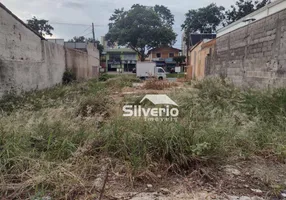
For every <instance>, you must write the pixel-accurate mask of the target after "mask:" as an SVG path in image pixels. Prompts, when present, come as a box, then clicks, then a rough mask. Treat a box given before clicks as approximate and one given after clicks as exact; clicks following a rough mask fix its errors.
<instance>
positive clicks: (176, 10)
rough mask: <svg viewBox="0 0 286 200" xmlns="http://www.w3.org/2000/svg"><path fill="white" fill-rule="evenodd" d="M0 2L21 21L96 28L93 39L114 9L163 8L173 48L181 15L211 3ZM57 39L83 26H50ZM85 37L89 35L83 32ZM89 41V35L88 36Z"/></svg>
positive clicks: (222, 0) (220, 1)
mask: <svg viewBox="0 0 286 200" xmlns="http://www.w3.org/2000/svg"><path fill="white" fill-rule="evenodd" d="M1 2H2V3H3V4H4V5H5V6H6V7H7V8H8V9H10V10H11V11H12V12H13V13H14V14H16V15H17V16H18V17H19V18H21V19H23V20H24V21H25V20H26V19H28V18H31V17H32V16H36V17H37V18H43V19H47V20H49V21H51V22H68V23H73V24H91V23H92V22H94V23H95V24H96V25H100V26H96V27H95V32H96V37H97V38H100V36H102V35H105V34H106V32H107V31H108V26H107V24H108V20H109V17H110V16H111V15H112V13H113V11H114V10H115V9H116V8H122V7H124V8H125V9H126V10H127V9H129V8H130V7H131V6H132V5H133V4H136V3H138V4H144V5H149V6H153V5H156V4H158V5H165V6H167V7H168V8H169V9H170V10H171V11H172V13H173V14H174V15H175V25H174V30H175V32H176V33H177V34H178V38H177V43H176V44H175V47H177V48H180V46H181V28H180V25H181V24H182V23H183V21H184V14H185V13H186V12H187V11H188V10H189V9H196V8H199V7H202V6H206V5H208V4H210V3H213V1H212V0H200V1H191V0H180V1H174V0H153V1H145V2H142V0H1ZM234 2H235V0H216V2H215V3H217V5H222V6H224V7H229V6H230V5H231V4H234ZM53 26H54V28H55V30H54V33H55V35H56V36H58V37H60V38H64V39H70V38H72V37H73V36H78V35H80V34H81V33H83V32H84V30H86V28H87V27H86V26H70V25H56V24H54V25H53ZM86 33H87V34H88V32H86ZM87 37H91V35H87Z"/></svg>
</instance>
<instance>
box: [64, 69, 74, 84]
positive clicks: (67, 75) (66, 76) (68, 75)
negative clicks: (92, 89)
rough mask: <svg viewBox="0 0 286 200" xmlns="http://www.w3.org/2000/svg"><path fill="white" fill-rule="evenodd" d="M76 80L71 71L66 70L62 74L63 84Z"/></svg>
mask: <svg viewBox="0 0 286 200" xmlns="http://www.w3.org/2000/svg"><path fill="white" fill-rule="evenodd" d="M75 80H76V75H75V73H74V72H73V71H72V70H66V71H65V72H64V74H63V84H69V83H72V82H74V81H75Z"/></svg>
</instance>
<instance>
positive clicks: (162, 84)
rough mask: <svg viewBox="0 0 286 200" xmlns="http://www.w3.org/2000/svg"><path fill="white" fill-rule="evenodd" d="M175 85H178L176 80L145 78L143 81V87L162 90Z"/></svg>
mask: <svg viewBox="0 0 286 200" xmlns="http://www.w3.org/2000/svg"><path fill="white" fill-rule="evenodd" d="M176 86H178V84H177V83H176V82H169V81H166V80H164V81H163V80H158V79H151V80H147V81H146V82H145V83H144V85H143V88H144V89H148V90H164V89H167V88H172V87H176Z"/></svg>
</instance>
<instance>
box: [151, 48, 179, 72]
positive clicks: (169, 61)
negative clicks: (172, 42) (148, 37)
mask: <svg viewBox="0 0 286 200" xmlns="http://www.w3.org/2000/svg"><path fill="white" fill-rule="evenodd" d="M180 52H181V50H180V49H177V48H174V47H158V48H154V49H151V50H150V51H149V52H148V54H149V56H148V58H146V60H147V61H150V62H151V61H153V62H156V66H157V67H164V68H165V69H166V71H170V70H171V69H172V68H175V66H176V64H177V63H176V62H175V61H174V60H173V58H174V57H177V56H179V55H180Z"/></svg>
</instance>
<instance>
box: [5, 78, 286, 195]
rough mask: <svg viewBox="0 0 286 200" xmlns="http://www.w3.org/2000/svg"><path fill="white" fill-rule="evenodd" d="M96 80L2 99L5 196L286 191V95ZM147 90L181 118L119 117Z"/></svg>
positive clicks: (208, 83) (216, 83)
mask: <svg viewBox="0 0 286 200" xmlns="http://www.w3.org/2000/svg"><path fill="white" fill-rule="evenodd" d="M100 80H101V81H97V80H90V81H88V82H82V83H72V84H70V85H65V86H57V87H55V88H52V89H49V90H44V91H39V92H31V93H27V94H25V95H22V96H16V95H13V94H11V95H7V96H5V98H4V99H3V100H1V101H0V112H1V113H0V114H1V119H0V150H1V151H0V170H1V173H0V195H1V196H2V197H3V198H4V199H42V198H43V197H44V198H52V199H96V198H99V195H100V194H101V193H103V190H102V188H104V195H103V199H136V198H137V199H140V195H142V194H145V193H143V192H149V193H146V194H145V197H146V195H147V196H148V195H149V196H150V195H154V192H158V191H161V193H160V192H159V193H160V194H161V195H165V197H164V198H163V197H162V198H161V199H191V198H194V199H196V198H197V199H199V198H201V199H207V198H212V199H219V198H222V199H223V198H224V197H226V195H237V196H242V195H248V196H255V195H259V196H261V197H263V198H269V197H270V196H279V195H281V191H282V190H284V189H285V188H286V172H285V167H286V166H285V165H284V163H285V161H286V160H285V159H286V136H285V135H286V131H285V129H286V126H285V124H286V118H285V112H286V89H284V88H280V89H273V90H268V91H255V90H240V89H237V88H235V87H233V86H232V85H231V84H229V83H227V81H225V80H219V79H213V80H205V81H203V82H193V83H187V82H186V83H165V82H159V83H158V82H157V81H149V82H147V83H145V84H144V85H142V84H136V86H137V88H135V87H132V85H133V84H134V83H138V82H139V80H137V79H136V78H134V77H133V76H123V75H122V76H115V77H109V76H104V77H103V78H101V79H100ZM150 93H163V94H168V95H169V97H171V98H172V99H173V100H174V101H175V102H176V103H177V104H178V105H179V110H180V115H179V119H178V122H175V121H173V122H152V121H151V122H150V121H149V122H146V121H144V119H142V118H124V117H122V106H123V105H124V103H125V102H134V103H136V102H139V101H140V100H141V98H142V97H143V96H144V94H150ZM105 181H106V185H105V186H104V187H103V185H104V182H105ZM146 186H147V189H146ZM160 188H161V189H160ZM174 191H176V192H177V193H176V192H174ZM195 191H196V192H195ZM201 191H203V192H202V193H201ZM132 192H140V194H138V193H132ZM160 194H159V195H160ZM180 194H183V195H181V197H178V196H176V195H180ZM136 195H137V197H135V196H136ZM138 195H139V197H138ZM172 195H173V196H172ZM184 195H185V196H184ZM145 197H144V198H145ZM142 198H143V197H142ZM142 198H141V199H142ZM146 198H147V197H146ZM148 198H149V199H153V198H155V197H153V196H150V197H148ZM159 199H160V198H159Z"/></svg>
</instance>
